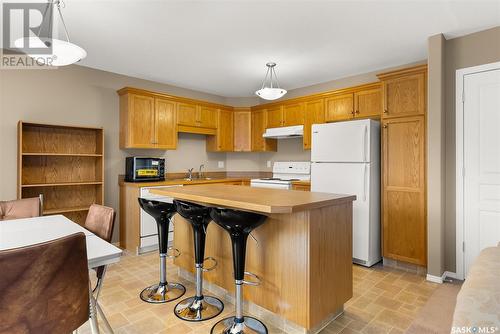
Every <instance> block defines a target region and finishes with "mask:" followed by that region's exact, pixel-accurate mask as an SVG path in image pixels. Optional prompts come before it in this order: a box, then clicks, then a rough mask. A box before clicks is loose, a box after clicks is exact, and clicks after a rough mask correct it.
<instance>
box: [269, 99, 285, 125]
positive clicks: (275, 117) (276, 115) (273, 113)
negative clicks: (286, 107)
mask: <svg viewBox="0 0 500 334" xmlns="http://www.w3.org/2000/svg"><path fill="white" fill-rule="evenodd" d="M266 114H267V122H266V128H279V127H280V126H283V125H284V121H283V106H281V105H280V106H277V107H276V106H275V107H270V108H268V109H266Z"/></svg>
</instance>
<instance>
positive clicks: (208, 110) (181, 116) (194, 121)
mask: <svg viewBox="0 0 500 334" xmlns="http://www.w3.org/2000/svg"><path fill="white" fill-rule="evenodd" d="M217 110H218V109H217V108H214V107H208V106H204V105H196V104H192V103H178V104H177V124H178V126H179V127H178V131H179V132H188V133H199V134H207V135H215V134H216V131H215V130H216V128H217Z"/></svg>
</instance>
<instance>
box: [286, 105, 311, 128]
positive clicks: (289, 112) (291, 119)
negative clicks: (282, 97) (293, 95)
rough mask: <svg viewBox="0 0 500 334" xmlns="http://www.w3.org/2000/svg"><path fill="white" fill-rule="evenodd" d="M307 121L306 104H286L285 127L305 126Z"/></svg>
mask: <svg viewBox="0 0 500 334" xmlns="http://www.w3.org/2000/svg"><path fill="white" fill-rule="evenodd" d="M304 121H305V115H304V103H302V102H301V103H293V104H285V105H284V106H283V122H282V123H283V125H284V126H293V125H303V124H304Z"/></svg>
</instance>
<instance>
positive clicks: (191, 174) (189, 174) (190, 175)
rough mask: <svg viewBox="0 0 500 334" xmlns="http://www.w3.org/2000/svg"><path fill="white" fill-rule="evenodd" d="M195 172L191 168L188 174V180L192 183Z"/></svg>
mask: <svg viewBox="0 0 500 334" xmlns="http://www.w3.org/2000/svg"><path fill="white" fill-rule="evenodd" d="M193 170H194V168H189V169H188V172H187V179H188V180H189V181H191V180H192V179H193Z"/></svg>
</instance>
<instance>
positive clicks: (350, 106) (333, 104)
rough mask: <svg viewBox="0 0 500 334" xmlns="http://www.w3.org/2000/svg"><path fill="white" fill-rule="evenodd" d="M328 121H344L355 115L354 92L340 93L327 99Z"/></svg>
mask: <svg viewBox="0 0 500 334" xmlns="http://www.w3.org/2000/svg"><path fill="white" fill-rule="evenodd" d="M325 104H326V114H325V119H326V121H327V122H334V121H343V120H348V119H351V118H353V117H354V94H353V93H348V94H339V95H334V96H332V97H329V98H327V99H326V100H325Z"/></svg>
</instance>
